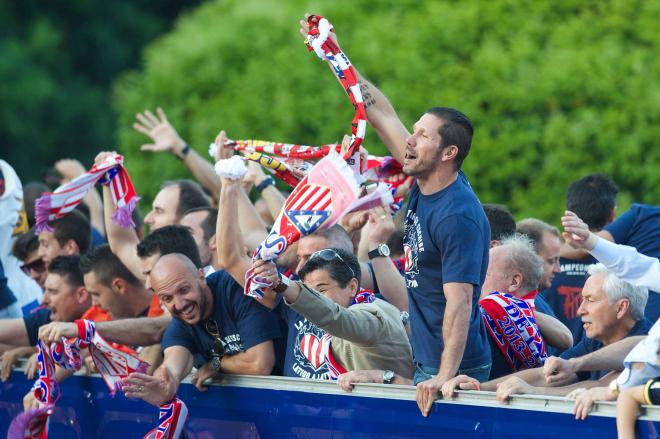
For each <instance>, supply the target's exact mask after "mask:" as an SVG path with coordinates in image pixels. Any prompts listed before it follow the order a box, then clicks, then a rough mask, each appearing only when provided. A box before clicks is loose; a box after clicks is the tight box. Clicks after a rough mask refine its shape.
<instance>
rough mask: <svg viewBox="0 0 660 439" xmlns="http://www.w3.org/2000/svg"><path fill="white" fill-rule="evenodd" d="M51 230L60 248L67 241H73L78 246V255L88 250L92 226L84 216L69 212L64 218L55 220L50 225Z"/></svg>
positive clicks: (76, 212)
mask: <svg viewBox="0 0 660 439" xmlns="http://www.w3.org/2000/svg"><path fill="white" fill-rule="evenodd" d="M50 226H51V227H52V228H53V235H54V236H55V239H57V242H58V243H59V244H60V247H63V246H64V244H66V243H67V241H69V240H73V242H75V243H76V244H77V245H78V249H79V250H80V254H83V253H85V252H87V250H89V246H90V244H91V241H92V226H91V225H90V224H89V221H87V219H86V218H85V216H84V215H83V214H82V213H80V212H78V211H75V210H74V211H72V212H69V213H68V214H67V215H66V216H64V217H62V218H59V219H56V220H55V221H52V222H51V223H50Z"/></svg>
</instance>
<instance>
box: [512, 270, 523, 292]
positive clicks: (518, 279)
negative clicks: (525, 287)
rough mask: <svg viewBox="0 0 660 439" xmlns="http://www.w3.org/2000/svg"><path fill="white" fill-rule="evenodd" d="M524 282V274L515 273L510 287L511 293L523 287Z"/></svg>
mask: <svg viewBox="0 0 660 439" xmlns="http://www.w3.org/2000/svg"><path fill="white" fill-rule="evenodd" d="M522 282H523V277H522V274H520V273H517V272H516V273H513V277H512V278H511V285H509V293H513V292H515V291H518V290H519V289H520V287H521V286H522Z"/></svg>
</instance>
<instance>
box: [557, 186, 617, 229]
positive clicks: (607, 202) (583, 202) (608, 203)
mask: <svg viewBox="0 0 660 439" xmlns="http://www.w3.org/2000/svg"><path fill="white" fill-rule="evenodd" d="M618 192H619V188H618V187H617V185H616V184H615V183H614V181H613V180H612V179H611V178H610V177H609V176H607V175H605V174H591V175H587V176H586V177H582V178H581V179H579V180H576V181H574V182H573V183H571V185H570V186H569V187H568V190H567V191H566V209H568V210H570V211H571V212H574V213H575V214H576V215H577V216H579V217H580V218H581V219H582V220H583V221H584V222H585V223H587V225H588V226H589V228H590V229H592V230H596V231H598V230H600V229H602V228H603V227H605V226H606V225H607V223H608V221H609V219H610V215H611V214H612V209H614V207H615V206H616V195H617V193H618Z"/></svg>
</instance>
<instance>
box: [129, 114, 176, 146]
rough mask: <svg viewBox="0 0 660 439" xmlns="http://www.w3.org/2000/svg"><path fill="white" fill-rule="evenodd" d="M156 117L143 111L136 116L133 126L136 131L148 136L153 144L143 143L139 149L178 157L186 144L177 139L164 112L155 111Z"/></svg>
mask: <svg viewBox="0 0 660 439" xmlns="http://www.w3.org/2000/svg"><path fill="white" fill-rule="evenodd" d="M156 113H157V114H158V117H156V116H154V114H153V113H152V112H151V111H149V110H145V111H144V112H143V113H138V114H137V115H136V119H137V122H135V123H134V124H133V128H134V129H135V130H136V131H139V132H140V133H142V134H144V135H145V136H148V137H149V138H151V140H153V142H154V143H145V144H144V145H142V146H141V147H140V149H141V150H142V151H152V152H162V151H167V152H171V153H173V154H176V155H180V154H181V151H182V150H183V148H185V146H186V142H184V141H183V139H181V137H179V133H177V132H176V130H175V129H174V127H173V126H172V124H171V123H170V121H169V120H167V116H166V115H165V112H164V111H163V110H162V109H161V108H157V109H156Z"/></svg>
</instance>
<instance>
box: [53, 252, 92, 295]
mask: <svg viewBox="0 0 660 439" xmlns="http://www.w3.org/2000/svg"><path fill="white" fill-rule="evenodd" d="M48 273H52V274H57V275H59V276H62V277H63V278H64V279H65V280H66V282H67V283H68V284H69V286H71V287H73V288H78V287H82V286H84V285H85V282H84V281H83V274H82V271H80V256H78V255H67V256H57V257H55V258H53V260H52V261H50V264H48Z"/></svg>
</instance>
